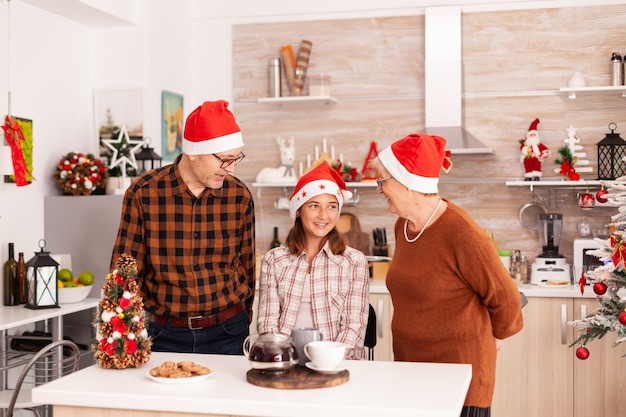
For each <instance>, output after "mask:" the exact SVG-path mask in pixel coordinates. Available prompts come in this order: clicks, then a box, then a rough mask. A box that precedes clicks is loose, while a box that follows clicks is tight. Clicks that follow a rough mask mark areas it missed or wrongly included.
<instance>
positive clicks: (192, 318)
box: [187, 316, 202, 330]
mask: <svg viewBox="0 0 626 417" xmlns="http://www.w3.org/2000/svg"><path fill="white" fill-rule="evenodd" d="M201 318H202V316H194V317H187V327H189V330H198V329H201V328H202V327H193V326H192V325H191V320H199V319H201Z"/></svg>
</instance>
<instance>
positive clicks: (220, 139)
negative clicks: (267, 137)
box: [183, 100, 243, 155]
mask: <svg viewBox="0 0 626 417" xmlns="http://www.w3.org/2000/svg"><path fill="white" fill-rule="evenodd" d="M184 137H185V138H184V139H183V153H186V154H187V155H207V154H213V153H219V152H224V151H229V150H231V149H237V148H241V147H243V137H242V136H241V129H239V126H238V125H237V122H236V121H235V116H233V114H232V113H231V112H230V111H229V110H228V102H227V101H224V100H218V101H205V102H204V103H202V105H201V106H198V107H197V108H196V109H195V110H194V111H192V112H191V114H190V115H189V117H187V121H186V122H185V134H184Z"/></svg>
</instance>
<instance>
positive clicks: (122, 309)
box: [92, 253, 152, 369]
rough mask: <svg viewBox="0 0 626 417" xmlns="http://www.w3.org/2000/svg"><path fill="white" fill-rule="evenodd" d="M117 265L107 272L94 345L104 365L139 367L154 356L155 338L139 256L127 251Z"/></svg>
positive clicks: (104, 366) (99, 361) (98, 358)
mask: <svg viewBox="0 0 626 417" xmlns="http://www.w3.org/2000/svg"><path fill="white" fill-rule="evenodd" d="M115 266H116V269H114V270H113V272H111V273H109V274H107V276H106V282H105V283H104V285H103V286H102V292H103V298H102V300H101V301H100V303H99V304H98V313H97V316H96V319H95V320H94V327H96V343H94V344H93V346H92V349H93V350H94V352H95V354H94V357H95V359H96V361H97V362H98V363H99V364H100V365H101V366H102V367H103V368H118V369H123V368H128V367H139V366H141V365H143V364H144V363H146V362H148V360H149V359H150V349H151V346H152V341H151V340H150V338H149V336H148V332H147V331H146V324H145V321H144V317H143V299H142V298H141V297H140V296H139V286H138V285H137V281H136V276H137V264H136V262H135V258H133V257H132V256H130V255H128V254H125V253H123V254H122V255H120V257H119V258H118V260H117V261H116V263H115Z"/></svg>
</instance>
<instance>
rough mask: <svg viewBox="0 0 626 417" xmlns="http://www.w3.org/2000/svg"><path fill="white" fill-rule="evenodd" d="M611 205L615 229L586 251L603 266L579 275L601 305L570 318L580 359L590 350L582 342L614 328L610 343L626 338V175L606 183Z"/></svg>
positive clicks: (621, 341) (582, 284)
mask: <svg viewBox="0 0 626 417" xmlns="http://www.w3.org/2000/svg"><path fill="white" fill-rule="evenodd" d="M605 197H607V200H608V201H609V202H610V203H611V205H613V206H616V207H618V214H615V215H614V216H612V217H611V221H612V223H611V225H610V226H611V228H612V229H614V231H613V232H612V234H611V236H610V237H609V239H608V240H607V241H606V246H605V247H604V248H602V249H596V250H589V251H587V252H586V253H587V254H588V255H593V256H595V257H597V258H598V259H600V260H601V261H602V263H603V265H602V266H599V267H597V268H596V269H594V270H593V271H587V272H585V273H584V274H583V275H582V276H581V277H580V281H579V284H580V291H581V293H583V292H584V291H585V284H586V283H587V282H588V281H589V282H590V283H591V284H592V286H591V288H593V291H594V293H595V294H596V295H597V297H598V302H599V303H600V306H599V307H598V308H596V309H595V310H594V311H593V312H592V313H591V314H588V315H587V316H586V317H584V318H582V319H580V320H574V321H571V322H569V323H568V324H569V325H570V326H573V327H574V328H576V330H578V331H579V332H580V333H579V335H578V337H577V338H576V339H575V340H574V341H573V342H572V343H571V344H570V346H577V349H576V355H577V357H578V358H579V359H583V360H584V359H587V357H589V355H590V352H589V349H587V348H586V347H585V345H586V344H587V343H588V342H590V341H592V340H594V339H599V338H601V337H603V336H604V335H606V334H607V333H608V332H614V333H615V334H616V336H617V340H616V341H615V342H614V343H613V346H614V347H615V346H617V345H619V344H621V343H623V342H626V296H625V294H624V291H623V290H624V289H626V264H625V262H626V177H621V178H618V179H617V180H615V182H613V183H611V184H610V185H608V194H606V195H605Z"/></svg>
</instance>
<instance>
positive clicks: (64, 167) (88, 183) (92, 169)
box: [54, 152, 109, 195]
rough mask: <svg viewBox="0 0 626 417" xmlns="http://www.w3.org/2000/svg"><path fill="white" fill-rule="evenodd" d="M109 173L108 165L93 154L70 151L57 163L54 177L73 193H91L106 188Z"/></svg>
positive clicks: (63, 187) (59, 183)
mask: <svg viewBox="0 0 626 417" xmlns="http://www.w3.org/2000/svg"><path fill="white" fill-rule="evenodd" d="M108 176H109V174H108V173H107V167H106V165H105V164H104V163H103V162H102V161H101V160H100V159H96V158H95V157H94V156H93V155H92V154H90V153H88V154H82V153H76V152H70V153H68V154H67V155H65V156H63V157H62V158H61V159H60V160H59V163H58V165H57V171H56V173H55V174H54V178H56V180H57V184H58V185H59V187H61V189H62V190H63V191H65V192H66V193H68V194H72V195H89V194H91V193H93V192H94V191H95V190H96V189H98V188H104V187H105V186H106V181H107V178H108Z"/></svg>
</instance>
